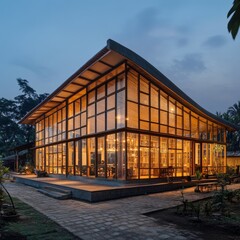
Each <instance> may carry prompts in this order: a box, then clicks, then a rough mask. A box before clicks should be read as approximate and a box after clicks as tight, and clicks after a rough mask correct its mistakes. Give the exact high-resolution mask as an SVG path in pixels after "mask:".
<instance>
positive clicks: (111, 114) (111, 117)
mask: <svg viewBox="0 0 240 240" xmlns="http://www.w3.org/2000/svg"><path fill="white" fill-rule="evenodd" d="M111 129H115V110H111V111H108V112H107V130H111Z"/></svg>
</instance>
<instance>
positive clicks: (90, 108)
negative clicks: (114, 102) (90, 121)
mask: <svg viewBox="0 0 240 240" xmlns="http://www.w3.org/2000/svg"><path fill="white" fill-rule="evenodd" d="M94 115H95V103H93V104H91V105H90V106H88V117H91V116H94Z"/></svg>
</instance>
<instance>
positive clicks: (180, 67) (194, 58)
mask: <svg viewBox="0 0 240 240" xmlns="http://www.w3.org/2000/svg"><path fill="white" fill-rule="evenodd" d="M173 69H174V70H175V71H177V72H185V73H200V72H202V71H204V70H205V69H206V66H205V64H204V61H203V60H202V55H201V54H199V53H191V54H187V55H185V56H184V58H183V59H181V60H177V59H175V60H174V64H173Z"/></svg>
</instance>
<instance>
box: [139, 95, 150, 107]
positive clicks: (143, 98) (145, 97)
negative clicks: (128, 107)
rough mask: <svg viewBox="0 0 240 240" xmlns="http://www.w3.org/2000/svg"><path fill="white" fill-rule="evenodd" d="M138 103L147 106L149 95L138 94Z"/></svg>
mask: <svg viewBox="0 0 240 240" xmlns="http://www.w3.org/2000/svg"><path fill="white" fill-rule="evenodd" d="M140 103H142V104H145V105H149V95H147V94H144V93H140Z"/></svg>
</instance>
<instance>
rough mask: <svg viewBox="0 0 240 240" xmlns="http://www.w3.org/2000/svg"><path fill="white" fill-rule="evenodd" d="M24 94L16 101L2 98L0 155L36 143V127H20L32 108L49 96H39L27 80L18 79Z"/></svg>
mask: <svg viewBox="0 0 240 240" xmlns="http://www.w3.org/2000/svg"><path fill="white" fill-rule="evenodd" d="M17 83H18V85H19V90H20V91H21V93H22V94H20V95H18V96H16V97H15V98H14V100H9V99H6V98H0V155H2V156H6V155H9V153H10V149H12V148H14V147H16V146H19V145H23V144H27V143H30V142H31V141H34V127H33V126H31V125H20V124H18V121H19V120H20V119H22V118H23V117H24V116H25V115H26V114H27V113H28V112H29V111H30V110H31V109H32V108H34V107H35V106H36V105H37V104H39V103H40V102H41V101H43V100H44V99H45V98H46V97H47V96H48V94H46V93H45V94H37V93H36V91H35V90H34V89H33V88H31V87H30V86H29V83H28V81H27V80H25V79H21V78H19V79H17Z"/></svg>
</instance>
